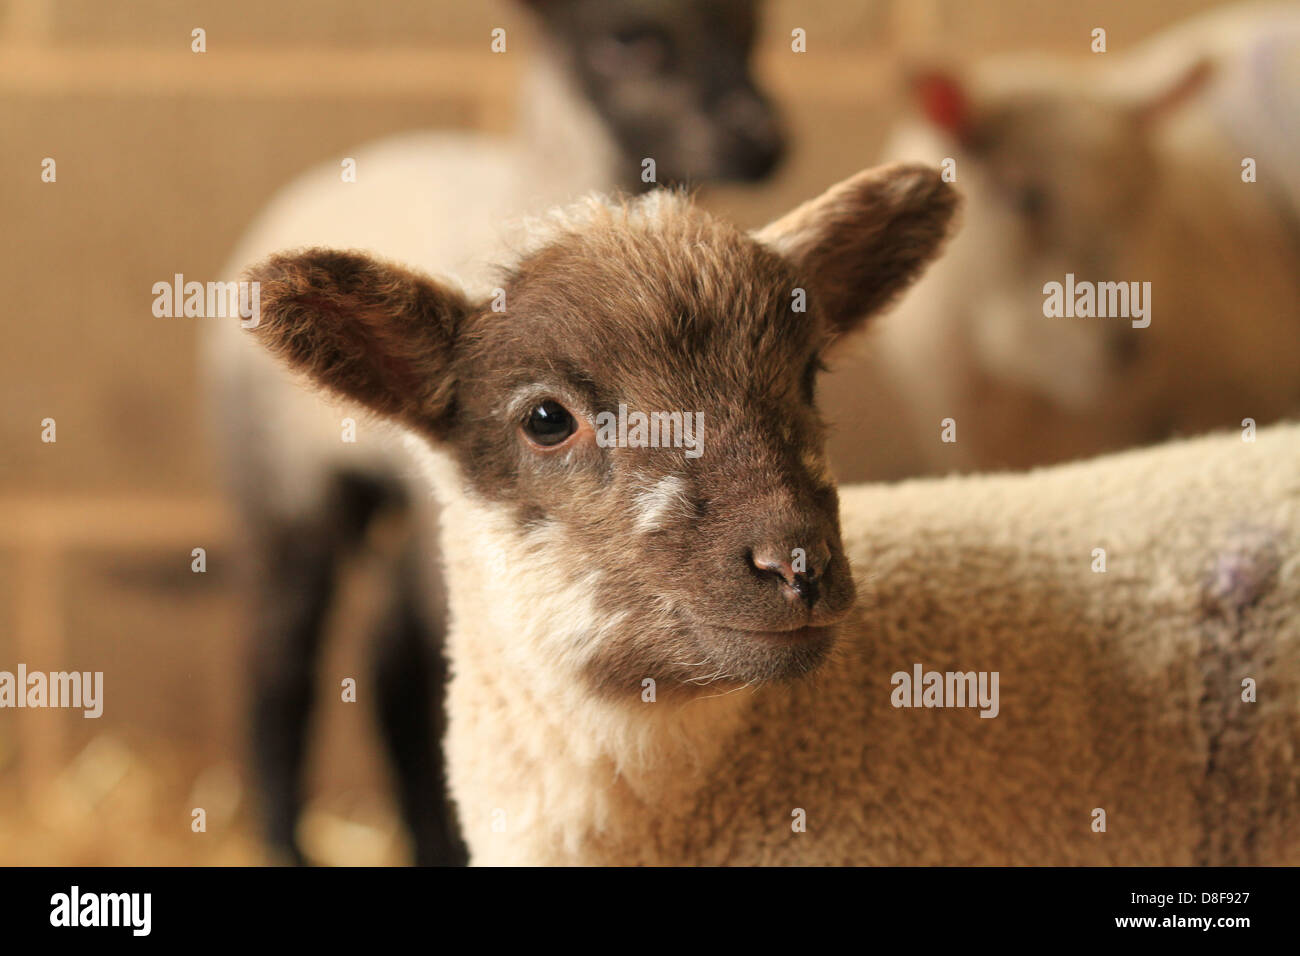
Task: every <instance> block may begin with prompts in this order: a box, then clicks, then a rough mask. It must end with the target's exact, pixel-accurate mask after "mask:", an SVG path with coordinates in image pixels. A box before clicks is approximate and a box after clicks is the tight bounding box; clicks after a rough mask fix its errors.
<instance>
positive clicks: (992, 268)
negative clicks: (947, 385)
mask: <svg viewBox="0 0 1300 956" xmlns="http://www.w3.org/2000/svg"><path fill="white" fill-rule="evenodd" d="M986 72H989V73H990V74H991V75H986V76H983V77H982V82H976V83H974V84H971V89H969V90H968V89H967V84H964V83H962V82H960V81H958V80H957V79H955V78H953V77H952V76H949V75H947V74H945V73H942V72H933V73H927V74H924V75H922V76H921V77H919V78H918V79H917V82H916V86H917V92H918V94H919V98H920V100H921V104H922V107H923V109H924V112H925V114H926V116H927V119H928V120H929V122H930V124H931V125H932V126H933V127H934V129H935V131H936V132H938V133H939V134H940V135H941V137H942V139H943V140H944V145H943V148H944V149H945V150H946V151H948V153H949V155H951V156H953V157H954V158H955V159H956V162H957V168H958V170H959V173H958V176H959V179H961V181H963V182H965V183H967V184H968V185H969V190H968V194H969V196H970V202H971V209H972V214H971V219H972V221H978V222H979V224H980V228H979V230H978V234H975V233H968V234H967V235H966V236H965V237H964V238H965V242H963V243H959V244H958V246H959V247H960V248H958V247H955V248H954V249H953V258H952V260H951V262H950V265H951V266H952V268H953V269H954V270H957V269H960V274H961V280H962V281H961V289H962V303H963V308H964V309H965V311H966V312H967V313H968V314H969V315H970V316H971V320H972V321H971V328H970V335H971V337H972V340H973V343H974V347H975V349H976V351H977V354H978V355H979V356H980V358H981V360H982V361H983V362H984V363H985V364H986V365H987V367H988V368H990V369H991V370H993V371H995V372H997V373H998V374H1000V375H1002V376H1005V377H1007V378H1008V379H1010V380H1011V381H1015V382H1019V383H1022V384H1025V385H1029V386H1032V387H1034V388H1036V389H1039V390H1041V391H1042V392H1044V393H1045V394H1047V395H1050V396H1051V397H1052V398H1053V399H1054V400H1055V401H1056V402H1057V403H1058V404H1059V405H1061V406H1062V407H1064V408H1070V409H1076V410H1077V409H1083V408H1087V407H1089V406H1091V405H1092V404H1094V403H1095V402H1096V401H1097V400H1098V397H1099V396H1100V395H1101V394H1102V393H1103V392H1104V391H1105V389H1107V388H1108V387H1112V386H1114V385H1115V384H1117V383H1118V382H1120V381H1131V380H1133V379H1134V378H1136V377H1140V376H1142V375H1144V374H1149V371H1148V370H1147V369H1145V368H1143V367H1142V365H1141V361H1142V359H1143V355H1142V345H1143V339H1144V336H1141V335H1137V336H1135V335H1134V334H1133V332H1132V330H1131V329H1130V327H1129V325H1128V323H1126V322H1122V321H1100V322H1087V323H1075V324H1065V325H1063V324H1060V323H1048V322H1044V321H1043V311H1042V306H1043V286H1044V283H1045V282H1047V281H1050V280H1056V281H1064V278H1065V276H1066V274H1067V273H1070V274H1074V273H1077V274H1078V278H1080V279H1084V280H1087V281H1090V282H1101V281H1115V282H1125V283H1127V282H1128V281H1130V280H1136V279H1139V278H1143V276H1141V275H1137V274H1125V273H1124V272H1123V268H1124V264H1125V263H1126V262H1130V263H1131V262H1132V261H1133V260H1134V258H1135V253H1134V251H1133V250H1132V249H1131V248H1130V246H1129V245H1128V244H1129V243H1130V241H1131V236H1132V235H1133V234H1134V233H1138V232H1140V229H1141V227H1142V226H1143V223H1144V221H1145V220H1147V219H1148V218H1150V216H1151V215H1152V205H1153V197H1154V195H1155V189H1154V188H1153V184H1155V183H1156V182H1157V181H1158V178H1159V175H1160V172H1161V170H1160V165H1159V163H1158V161H1157V158H1156V154H1155V151H1154V149H1155V145H1154V144H1155V139H1156V137H1157V134H1158V132H1159V130H1160V129H1161V128H1162V125H1163V123H1164V122H1165V120H1166V119H1167V118H1168V117H1169V116H1171V115H1173V114H1177V112H1178V111H1179V110H1180V109H1181V108H1182V107H1183V106H1184V105H1185V104H1186V103H1188V102H1190V101H1191V100H1192V99H1194V97H1195V96H1196V95H1197V94H1198V93H1199V92H1200V91H1201V89H1202V88H1203V87H1204V86H1205V85H1206V83H1207V82H1208V80H1209V79H1210V77H1211V69H1210V67H1209V65H1208V63H1206V62H1204V61H1200V60H1197V61H1194V62H1193V63H1191V64H1190V65H1188V66H1186V67H1184V68H1183V69H1182V70H1180V71H1178V72H1177V73H1176V74H1175V75H1174V76H1173V77H1171V78H1169V79H1167V80H1165V81H1164V82H1163V83H1162V84H1160V85H1159V87H1158V88H1157V89H1155V90H1146V89H1140V90H1139V91H1136V92H1135V91H1130V90H1121V91H1116V90H1111V89H1108V88H1107V87H1106V86H1105V85H1104V84H1103V82H1102V80H1103V78H1104V77H1103V76H1100V75H1099V76H1097V77H1094V78H1092V79H1091V80H1085V81H1082V82H1081V81H1080V80H1079V78H1078V71H1077V69H1076V70H1072V71H1070V72H1069V73H1062V72H1061V71H1060V70H1059V68H1056V67H1055V66H1054V65H1053V64H1051V63H1047V62H1040V61H1039V60H1037V59H1036V58H1031V59H1029V60H1027V61H1025V62H1023V63H1022V62H1021V61H1020V60H1018V59H1008V60H1007V61H1006V62H1005V63H1004V64H1002V65H1000V66H999V65H998V64H996V63H995V64H993V66H992V69H991V70H990V71H986ZM1117 270H1119V271H1117Z"/></svg>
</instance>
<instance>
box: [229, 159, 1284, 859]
mask: <svg viewBox="0 0 1300 956" xmlns="http://www.w3.org/2000/svg"><path fill="white" fill-rule="evenodd" d="M954 206H955V196H954V193H953V192H952V190H951V189H950V187H948V186H946V185H945V184H944V183H942V182H941V180H940V178H939V176H938V174H937V173H936V172H934V171H932V170H927V169H925V168H922V167H916V166H893V167H886V168H882V169H879V170H873V171H868V172H865V173H862V174H859V175H858V176H856V177H854V178H852V179H850V180H848V181H846V182H845V183H843V184H841V185H839V186H837V187H835V188H834V189H832V190H831V191H829V192H828V193H826V194H825V195H824V196H822V197H821V198H820V199H818V200H816V201H814V202H812V203H808V204H805V205H804V206H802V207H800V208H799V209H797V210H795V211H794V212H793V213H791V214H790V215H788V216H786V217H784V218H783V219H781V220H779V221H778V222H776V223H773V224H772V225H771V226H769V227H767V228H765V229H764V230H762V231H760V232H758V233H756V234H754V235H752V236H746V235H744V234H741V233H740V232H738V231H737V230H735V229H733V228H732V227H730V226H728V225H726V224H724V223H722V222H719V221H717V220H716V219H713V218H711V217H709V216H707V215H705V214H704V213H702V212H700V211H699V210H697V209H695V208H694V207H692V205H691V204H690V203H689V201H687V200H686V199H684V198H682V197H680V196H675V195H671V194H666V193H656V194H652V195H651V196H648V197H646V198H644V199H640V200H636V201H632V202H630V203H627V204H624V205H618V204H614V205H604V204H600V203H592V204H590V205H588V206H587V207H585V209H584V210H580V211H577V212H575V213H573V214H571V216H570V217H569V218H568V220H567V225H564V226H561V227H560V228H559V229H558V230H557V231H556V232H554V233H552V234H550V235H549V236H547V237H545V238H543V239H541V240H539V243H538V245H537V247H536V248H535V249H534V250H533V251H531V252H528V253H526V254H525V255H524V256H523V258H522V259H521V260H520V261H519V262H517V263H516V264H515V265H514V266H513V267H512V268H511V269H510V270H509V272H508V273H507V275H506V278H505V280H504V283H505V289H506V297H507V302H508V311H507V313H506V314H500V313H494V312H493V311H491V309H490V307H489V305H488V303H487V301H485V300H474V299H472V298H471V297H470V296H468V295H466V294H465V293H464V292H462V291H459V290H456V289H454V288H453V287H452V286H450V285H446V284H443V283H441V282H437V281H434V280H432V279H429V278H427V277H425V276H423V275H420V274H418V273H415V272H410V271H407V270H405V269H402V268H400V267H397V266H392V265H386V264H384V263H380V262H377V261H375V260H374V259H372V258H370V257H368V256H365V255H362V254H357V253H340V252H333V251H329V250H321V249H316V250H309V251H306V252H300V253H294V254H286V255H280V256H276V257H273V258H272V259H270V260H269V261H268V262H266V263H264V264H262V265H261V266H259V267H257V268H255V269H254V270H253V271H252V273H251V276H252V277H253V278H256V279H258V280H259V281H261V282H262V289H263V293H262V295H263V303H264V319H263V322H262V325H261V327H260V328H259V329H258V330H257V335H258V336H259V337H260V338H262V340H263V341H264V342H265V343H266V344H268V345H269V346H270V348H271V349H272V350H273V351H274V352H276V353H278V355H279V357H280V358H281V360H283V361H285V362H287V363H288V364H289V365H290V366H292V367H294V368H296V369H298V370H299V371H300V372H302V373H304V374H307V375H309V376H311V377H312V378H314V379H315V380H316V381H317V382H318V383H319V384H321V385H323V386H325V387H327V388H330V389H333V390H335V391H338V392H342V393H343V394H346V395H347V396H348V397H350V398H352V399H354V400H356V401H359V402H361V403H362V404H364V405H365V406H367V407H369V408H370V409H372V410H374V411H376V412H378V413H380V414H383V415H385V416H387V417H389V418H391V419H393V420H395V421H397V422H399V423H400V424H402V425H403V426H404V427H405V428H407V429H408V430H410V431H411V432H412V433H413V435H414V436H416V437H413V439H412V441H413V445H414V446H415V447H427V448H430V449H432V453H431V455H430V456H429V462H428V463H429V467H430V469H431V471H432V473H433V475H434V479H435V484H436V486H437V489H438V492H439V495H440V497H441V499H442V503H443V516H444V526H443V546H444V552H445V554H446V555H447V557H448V570H449V577H448V584H449V593H450V604H451V630H450V634H449V648H450V654H451V660H452V665H453V666H452V670H453V677H452V685H451V690H450V698H449V704H450V726H449V736H448V742H449V753H448V757H449V762H450V763H449V766H450V773H451V783H452V788H453V793H454V796H455V799H456V801H457V803H458V806H459V810H460V813H461V816H462V821H463V823H464V827H465V834H466V837H467V840H468V841H469V844H470V847H471V851H472V857H473V860H474V861H475V862H478V863H506V862H510V863H674V862H694V863H936V862H947V863H1001V862H1017V863H1038V864H1043V863H1104V862H1109V863H1166V864H1174V863H1196V862H1201V863H1207V862H1208V863H1248V862H1257V863H1269V862H1271V863H1280V862H1290V863H1295V862H1297V861H1300V845H1298V844H1297V839H1298V838H1300V810H1297V807H1300V803H1297V800H1296V797H1297V788H1298V785H1300V774H1298V773H1297V770H1296V766H1295V758H1294V754H1295V747H1296V745H1297V741H1300V716H1298V715H1297V711H1296V707H1295V700H1296V692H1297V690H1298V689H1300V687H1298V684H1297V681H1298V677H1297V675H1300V667H1297V664H1300V660H1297V657H1298V654H1300V616H1298V615H1297V611H1296V607H1297V601H1296V589H1297V585H1298V584H1300V582H1298V581H1297V573H1298V571H1300V564H1298V563H1297V558H1296V542H1297V533H1298V532H1300V483H1298V481H1297V476H1298V475H1300V467H1297V466H1300V428H1297V427H1296V426H1285V427H1277V428H1274V429H1271V430H1266V431H1263V432H1260V433H1259V435H1258V440H1257V441H1255V442H1253V443H1246V442H1243V441H1242V440H1241V437H1240V436H1238V435H1230V436H1226V437H1217V438H1208V439H1204V440H1201V441H1197V442H1192V443H1186V444H1180V445H1173V446H1170V447H1167V448H1163V449H1159V450H1155V451H1149V452H1140V453H1133V454H1129V455H1124V456H1121V457H1117V458H1112V459H1108V460H1102V461H1099V462H1096V463H1091V464H1085V465H1078V466H1071V467H1067V468H1062V469H1058V470H1054V471H1049V472H1040V473H1035V474H1031V475H1028V476H1023V477H992V478H989V477H982V478H970V479H949V480H946V481H942V482H933V483H926V482H918V483H912V484H906V485H903V486H901V487H897V488H875V487H863V488H856V489H851V490H849V491H847V492H846V493H845V495H844V499H843V506H842V508H841V506H840V501H839V499H838V497H837V493H836V490H835V486H834V482H833V480H832V479H831V477H830V475H829V471H828V469H827V467H826V456H825V449H824V429H823V427H822V425H821V420H820V418H819V415H818V413H817V409H816V407H815V401H814V382H815V378H816V376H817V372H818V370H819V369H820V367H821V362H822V358H823V353H824V352H825V350H826V349H827V348H828V347H829V346H830V345H831V344H833V343H834V342H835V341H836V340H838V339H839V338H840V337H841V336H843V335H845V334H847V333H850V332H852V331H853V330H854V329H855V328H857V327H858V326H860V325H861V324H862V323H863V321H864V319H865V318H866V317H867V316H869V315H870V314H871V313H874V312H877V311H879V310H880V309H881V308H882V307H883V306H885V305H886V304H887V303H888V302H889V301H890V299H891V298H892V297H893V296H894V295H895V294H897V293H898V292H899V291H900V290H901V289H902V288H903V287H904V286H905V285H906V284H907V283H908V282H910V281H911V280H912V279H913V278H914V277H915V276H916V275H917V273H918V272H919V271H920V269H921V268H922V267H923V266H924V264H925V262H926V261H927V260H928V259H929V258H930V257H931V256H933V255H934V253H935V251H936V250H937V248H938V246H939V245H940V243H941V241H942V239H943V237H944V235H945V234H946V231H947V227H948V223H949V220H950V218H951V214H952V211H953V209H954ZM798 289H802V290H804V291H806V292H807V294H808V305H809V307H808V311H806V312H799V311H797V310H796V309H794V308H793V307H792V302H793V301H795V300H796V299H797V296H795V295H794V292H795V290H798ZM620 402H625V403H627V404H628V405H629V407H637V408H642V409H682V410H689V409H695V410H703V412H704V415H705V423H706V425H705V436H706V437H705V454H704V455H703V456H702V457H700V458H698V459H687V458H685V456H683V455H681V454H680V452H678V451H675V450H673V449H632V448H612V449H607V448H601V447H599V446H598V445H597V444H596V442H595V441H594V437H593V429H592V425H591V423H592V421H593V420H594V415H595V414H596V413H598V412H599V411H603V410H609V409H610V407H611V406H614V405H617V404H618V403H620ZM841 512H842V515H843V529H842V531H841V524H840V521H841ZM1097 548H1102V549H1105V551H1106V559H1107V560H1108V564H1104V565H1103V566H1104V567H1105V569H1106V570H1105V572H1104V573H1101V572H1100V571H1097V570H1095V569H1096V568H1097V564H1096V562H1097V560H1098V554H1097V552H1096V551H1095V549H1097ZM850 563H852V566H853V569H854V570H853V572H852V575H851V574H850ZM855 594H856V601H855ZM916 664H921V665H922V666H923V668H924V669H925V670H935V671H940V672H946V671H953V672H969V671H985V672H997V673H998V674H999V675H1000V683H999V686H1000V691H1001V700H1000V702H999V707H998V716H997V717H996V718H994V719H981V718H980V717H979V716H978V714H977V713H976V712H975V711H972V710H969V709H946V708H935V709H921V710H914V709H899V708H895V707H894V706H892V704H891V697H892V692H893V690H894V688H893V686H892V685H893V675H894V674H896V673H899V672H903V673H910V672H911V671H912V669H913V667H914V666H915V665H916ZM1247 679H1249V680H1250V681H1253V682H1254V683H1255V684H1256V685H1257V687H1258V700H1257V702H1246V700H1245V693H1244V691H1243V681H1246V680H1247ZM1098 810H1101V811H1104V812H1105V821H1106V826H1105V828H1104V831H1103V830H1099V829H1097V823H1098V821H1099V820H1100V819H1101V817H1099V816H1098V814H1097V811H1098Z"/></svg>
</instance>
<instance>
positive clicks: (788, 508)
mask: <svg viewBox="0 0 1300 956" xmlns="http://www.w3.org/2000/svg"><path fill="white" fill-rule="evenodd" d="M504 288H505V292H506V296H505V299H506V311H504V312H492V311H479V312H477V313H476V314H474V315H473V316H472V317H471V318H470V319H469V320H468V322H467V324H466V328H465V340H464V341H465V346H464V348H463V350H462V351H461V353H460V354H459V355H458V357H457V362H456V368H455V378H456V380H457V381H458V382H459V383H460V385H459V388H458V393H457V394H458V399H457V420H456V422H455V424H454V425H453V427H452V429H451V431H450V433H449V435H448V441H449V442H450V444H451V445H452V446H453V448H454V449H455V452H456V457H457V458H458V460H459V462H460V465H461V468H462V471H463V472H464V474H465V475H466V476H467V479H468V481H469V483H470V484H471V486H472V487H473V488H474V490H475V491H476V492H477V494H478V495H480V496H482V497H483V498H485V499H488V500H489V501H492V502H494V503H497V504H499V505H500V506H502V507H506V508H509V509H510V511H511V512H512V514H513V516H514V523H515V524H516V526H517V527H519V528H521V529H524V530H525V533H532V534H533V535H534V537H535V540H536V541H537V542H538V547H539V548H541V549H544V550H545V554H544V560H545V561H546V562H547V563H548V566H550V567H552V568H553V573H554V574H555V577H556V580H557V583H558V582H561V581H564V580H566V579H567V580H577V579H581V578H584V577H585V576H586V575H587V574H588V573H589V572H591V571H592V570H596V571H598V572H599V580H600V582H601V583H600V586H599V588H598V593H597V595H596V606H597V608H598V609H601V610H603V611H604V612H606V613H607V614H610V615H613V614H615V613H619V612H622V613H623V614H624V615H625V624H624V625H623V626H621V627H620V628H618V629H616V634H617V636H616V637H614V638H613V639H609V638H605V639H603V644H602V646H601V649H600V651H599V653H598V654H597V655H596V656H595V658H594V659H592V660H591V661H590V668H591V672H592V676H594V677H595V678H596V679H597V680H598V681H599V682H600V683H601V684H602V685H604V686H606V687H607V688H608V689H610V690H611V691H622V690H626V691H628V692H629V693H634V692H639V691H640V688H641V681H642V680H643V679H644V678H646V677H650V678H654V679H655V680H656V682H657V683H659V684H661V685H662V684H664V683H665V682H670V683H674V684H680V683H682V682H690V681H704V680H708V679H712V680H714V681H722V680H724V679H726V678H729V679H731V680H737V681H754V680H760V679H764V678H780V677H788V676H792V675H795V674H798V673H801V672H803V671H806V670H807V669H809V668H811V667H813V666H815V665H816V663H817V662H818V661H819V660H820V659H821V657H822V656H823V655H824V654H825V652H826V650H827V649H828V648H829V646H830V644H831V639H832V634H833V632H832V630H831V628H830V625H832V624H834V623H835V622H836V621H838V620H840V619H841V618H842V617H843V616H844V614H845V613H846V611H847V610H848V609H849V607H850V606H851V604H852V603H853V598H854V591H853V583H852V579H851V577H850V575H849V568H848V563H847V561H846V559H845V557H844V553H843V549H842V547H841V543H840V535H839V521H838V499H837V496H836V492H835V486H834V483H833V482H832V480H831V478H830V475H829V472H828V470H827V468H826V463H825V452H824V429H823V425H822V422H821V420H820V418H819V416H818V413H817V409H816V407H815V405H814V396H813V386H814V380H815V378H816V375H817V373H818V371H819V369H820V367H821V350H822V348H823V347H824V346H825V344H826V343H827V340H828V338H829V335H828V331H827V329H826V325H825V321H824V319H823V318H822V316H821V314H820V313H819V311H818V307H817V304H816V303H815V302H808V298H809V297H808V295H807V290H806V289H803V290H802V291H801V292H796V290H799V289H801V288H802V287H801V286H800V280H799V279H798V277H797V276H796V275H795V274H794V272H793V271H792V269H791V268H790V267H789V265H787V264H786V263H785V262H783V261H782V260H781V259H780V258H779V257H778V256H777V255H776V254H774V253H772V252H770V251H768V250H767V249H764V248H763V247H761V246H760V245H759V244H758V243H757V242H755V241H754V240H752V239H750V238H748V237H746V236H744V235H742V234H741V233H739V232H737V231H736V230H735V229H733V228H731V227H730V226H727V225H726V224H723V223H720V222H717V221H716V220H713V219H710V218H708V217H706V216H705V215H704V214H703V213H700V212H696V211H693V210H691V209H690V208H689V207H687V206H685V205H684V204H683V205H682V207H681V209H680V210H679V211H675V212H673V213H671V214H669V215H666V216H665V217H664V218H662V219H653V220H643V221H642V222H640V223H639V224H636V225H634V226H633V227H631V228H629V227H628V226H627V225H626V224H623V225H621V226H620V227H619V228H614V227H613V226H612V225H604V226H602V225H600V224H599V223H598V224H596V225H595V226H593V227H590V228H588V229H586V230H583V231H579V232H575V233H573V234H571V235H568V236H565V237H564V238H562V239H560V240H559V241H557V242H556V243H554V244H552V245H551V246H549V247H547V248H546V249H545V250H543V251H542V252H541V253H539V254H538V255H536V256H533V257H532V258H529V259H527V260H525V261H524V262H523V263H522V264H521V265H520V266H519V267H518V268H517V269H516V270H515V271H514V273H513V275H512V276H511V278H510V280H509V281H508V282H507V283H506V284H505V286H504ZM800 299H802V302H800ZM805 302H806V303H807V308H806V310H804V311H796V310H795V308H794V306H795V305H796V304H800V305H802V304H803V303H805ZM642 415H644V416H646V419H647V420H648V421H647V426H648V427H647V429H646V431H647V433H648V434H646V435H644V436H642V435H639V434H638V431H637V426H638V424H639V422H640V416H642ZM620 420H621V422H622V425H623V429H624V430H623V433H622V435H620V432H619V425H620ZM643 437H644V438H645V439H646V442H644V443H649V442H653V443H655V444H660V445H661V446H662V445H670V446H673V447H640V445H642V444H644V443H643V442H641V441H639V439H640V438H643ZM542 559H543V556H542V554H540V553H539V560H542ZM584 643H585V642H584Z"/></svg>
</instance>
